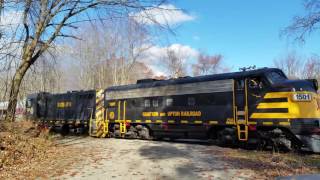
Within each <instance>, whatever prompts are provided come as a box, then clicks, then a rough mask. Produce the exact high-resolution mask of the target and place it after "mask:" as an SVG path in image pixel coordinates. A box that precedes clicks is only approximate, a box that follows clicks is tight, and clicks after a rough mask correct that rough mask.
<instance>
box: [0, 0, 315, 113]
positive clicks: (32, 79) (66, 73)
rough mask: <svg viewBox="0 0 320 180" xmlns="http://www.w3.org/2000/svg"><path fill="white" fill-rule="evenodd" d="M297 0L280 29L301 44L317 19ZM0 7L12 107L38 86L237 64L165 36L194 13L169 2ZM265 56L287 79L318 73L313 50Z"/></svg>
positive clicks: (23, 0) (80, 85)
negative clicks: (296, 12) (297, 12)
mask: <svg viewBox="0 0 320 180" xmlns="http://www.w3.org/2000/svg"><path fill="white" fill-rule="evenodd" d="M304 2H305V3H304V6H305V11H306V13H305V14H304V15H303V16H297V17H294V18H293V21H292V24H291V25H289V26H288V27H286V28H285V27H284V30H283V31H281V32H280V34H282V35H284V36H286V37H290V38H291V37H293V38H292V39H293V40H294V41H299V42H298V43H301V44H303V43H305V42H304V40H305V37H306V36H308V35H309V34H310V33H312V32H314V31H315V30H317V26H318V23H319V21H320V20H319V19H320V18H319V13H318V12H319V11H320V2H319V1H317V0H307V1H304ZM0 7H1V16H0V17H1V18H0V46H1V47H0V102H8V101H9V107H8V110H9V112H10V113H11V114H12V113H14V111H15V110H14V107H15V106H16V101H17V100H19V101H21V100H23V99H24V98H25V97H26V95H27V94H30V93H35V92H40V91H46V92H51V93H59V92H66V91H70V90H87V89H98V88H107V87H109V86H114V85H124V84H130V83H135V82H136V80H138V79H143V78H156V79H167V78H177V77H183V76H199V75H207V74H215V73H222V72H229V71H237V70H238V69H235V68H234V66H235V65H234V64H232V63H230V62H232V61H230V62H229V63H226V62H225V60H224V55H223V54H215V53H211V52H206V51H203V50H195V49H192V48H190V47H189V46H183V45H181V44H172V43H170V41H167V37H168V36H175V32H176V27H178V25H179V23H178V22H176V19H174V18H173V17H178V15H179V17H182V20H183V21H187V20H190V19H192V18H193V17H192V16H189V15H188V13H187V12H185V11H184V10H182V9H178V8H176V7H174V6H173V5H171V4H169V1H165V0H151V1H139V0H133V1H120V0H112V1H103V0H100V1H94V0H91V1H85V2H84V1H69V0H41V1H32V0H11V1H9V0H8V1H6V0H3V1H0ZM170 18H171V19H170ZM172 18H173V19H172ZM161 43H162V44H165V45H163V46H160V45H159V44H161ZM257 61H259V59H257ZM270 61H273V65H272V66H273V67H278V68H280V69H282V70H283V71H284V72H285V73H286V74H287V75H288V77H289V78H298V79H309V78H316V79H318V80H319V79H320V75H319V72H320V57H319V55H317V54H310V55H300V54H299V52H294V51H293V52H290V53H288V54H286V55H283V56H282V57H275V58H274V59H273V60H272V59H270ZM250 65H254V64H250ZM8 119H12V117H9V118H8Z"/></svg>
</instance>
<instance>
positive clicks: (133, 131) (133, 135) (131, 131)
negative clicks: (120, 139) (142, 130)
mask: <svg viewBox="0 0 320 180" xmlns="http://www.w3.org/2000/svg"><path fill="white" fill-rule="evenodd" d="M125 137H126V138H129V139H136V138H137V137H138V133H137V130H136V128H135V127H133V126H130V128H129V131H128V132H127V133H126V135H125Z"/></svg>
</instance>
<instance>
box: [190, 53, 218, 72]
mask: <svg viewBox="0 0 320 180" xmlns="http://www.w3.org/2000/svg"><path fill="white" fill-rule="evenodd" d="M222 60H223V56H222V55H220V54H217V55H212V56H210V55H206V54H203V53H201V54H200V55H199V56H198V59H197V63H196V64H194V65H192V71H193V75H194V76H200V75H208V74H216V73H218V72H222V71H224V70H223V69H224V68H223V67H221V64H222Z"/></svg>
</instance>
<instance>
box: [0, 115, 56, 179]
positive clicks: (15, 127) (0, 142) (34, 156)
mask: <svg viewBox="0 0 320 180" xmlns="http://www.w3.org/2000/svg"><path fill="white" fill-rule="evenodd" d="M53 144H54V142H53V141H52V139H51V136H50V135H49V130H48V129H46V128H39V127H38V126H37V125H36V124H33V123H32V122H30V121H18V122H12V123H4V122H2V123H1V130H0V179H3V178H8V177H12V175H13V177H14V176H15V175H21V172H22V171H23V172H28V168H31V167H30V164H31V163H32V162H36V161H39V162H41V161H42V160H45V159H47V158H48V157H49V156H50V154H49V153H48V152H53V151H54V149H55V147H54V146H53Z"/></svg>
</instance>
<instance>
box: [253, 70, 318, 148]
mask: <svg viewBox="0 0 320 180" xmlns="http://www.w3.org/2000/svg"><path fill="white" fill-rule="evenodd" d="M247 79H248V90H247V93H248V96H247V98H248V99H247V100H248V106H249V107H248V108H249V120H250V121H253V122H256V123H257V126H259V124H260V125H261V126H263V128H266V129H272V130H273V131H274V129H277V128H278V129H279V130H280V131H281V132H282V133H283V134H285V136H286V138H287V139H290V141H291V143H292V142H294V144H299V146H302V148H305V149H308V150H311V151H313V152H320V106H319V105H320V98H319V95H318V94H317V90H318V83H317V80H313V79H311V80H310V79H306V80H289V79H288V78H287V77H286V76H285V74H284V73H283V72H282V71H281V70H279V69H268V70H267V71H265V72H264V73H263V74H261V75H259V76H257V77H248V78H247ZM249 124H250V123H249ZM268 126H269V127H270V128H268Z"/></svg>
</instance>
